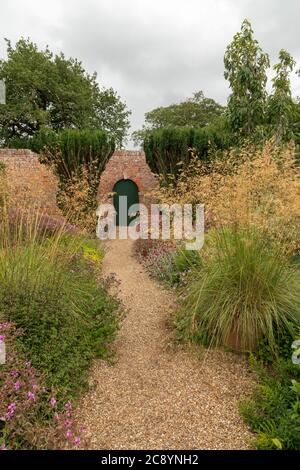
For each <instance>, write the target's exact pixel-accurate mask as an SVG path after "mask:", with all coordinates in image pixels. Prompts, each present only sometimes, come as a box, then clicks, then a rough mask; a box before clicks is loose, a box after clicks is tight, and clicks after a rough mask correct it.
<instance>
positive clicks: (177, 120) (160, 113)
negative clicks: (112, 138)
mask: <svg viewBox="0 0 300 470" xmlns="http://www.w3.org/2000/svg"><path fill="white" fill-rule="evenodd" d="M224 112H225V108H224V106H221V105H220V104H219V103H217V102H216V101H215V100H213V99H212V98H206V97H205V96H204V94H203V92H202V91H198V92H196V93H194V94H193V96H192V98H189V99H187V100H186V101H182V102H181V103H177V104H171V105H170V106H161V107H159V108H155V109H153V110H152V111H149V112H148V113H146V114H145V125H144V126H143V129H142V130H139V131H136V132H134V133H133V138H134V140H135V142H136V143H138V142H141V141H143V140H144V139H145V137H146V135H147V134H148V133H149V131H152V130H153V129H160V128H163V127H193V128H200V127H204V126H207V125H209V124H211V123H213V122H215V121H216V120H217V119H218V118H220V116H222V115H223V114H224Z"/></svg>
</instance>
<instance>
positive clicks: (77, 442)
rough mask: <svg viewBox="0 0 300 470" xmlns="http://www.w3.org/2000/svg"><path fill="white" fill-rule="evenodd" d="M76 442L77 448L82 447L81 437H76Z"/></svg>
mask: <svg viewBox="0 0 300 470" xmlns="http://www.w3.org/2000/svg"><path fill="white" fill-rule="evenodd" d="M74 442H75V445H76V446H77V447H79V446H80V443H81V439H80V437H76V438H75V441H74Z"/></svg>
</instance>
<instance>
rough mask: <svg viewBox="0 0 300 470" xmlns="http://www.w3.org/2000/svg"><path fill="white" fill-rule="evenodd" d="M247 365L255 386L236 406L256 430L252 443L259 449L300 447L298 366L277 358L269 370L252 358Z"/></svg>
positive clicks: (299, 376)
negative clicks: (257, 383)
mask: <svg viewBox="0 0 300 470" xmlns="http://www.w3.org/2000/svg"><path fill="white" fill-rule="evenodd" d="M251 364H252V368H253V369H254V371H255V372H256V375H257V378H258V381H259V385H258V387H257V388H256V390H255V392H254V394H253V396H252V397H251V398H249V399H247V400H244V401H243V402H242V403H241V406H240V409H241V413H242V416H243V417H244V419H245V421H246V423H247V424H248V425H249V426H250V429H251V430H252V431H253V432H254V433H256V438H255V441H254V446H255V447H256V448H257V449H261V450H300V382H299V379H300V368H299V366H293V365H292V363H291V360H289V361H287V360H286V359H278V360H277V361H275V362H274V363H273V367H272V369H271V370H270V369H267V368H266V367H264V366H263V365H262V364H261V363H259V362H258V361H257V360H256V359H254V357H252V359H251Z"/></svg>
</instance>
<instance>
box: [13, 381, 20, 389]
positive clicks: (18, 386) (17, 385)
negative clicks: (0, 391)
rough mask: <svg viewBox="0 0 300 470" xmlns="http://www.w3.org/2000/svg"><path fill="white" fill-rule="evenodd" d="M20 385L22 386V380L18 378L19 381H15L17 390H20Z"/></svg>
mask: <svg viewBox="0 0 300 470" xmlns="http://www.w3.org/2000/svg"><path fill="white" fill-rule="evenodd" d="M20 387H21V382H20V380H17V381H16V382H15V383H14V388H15V390H19V389H20Z"/></svg>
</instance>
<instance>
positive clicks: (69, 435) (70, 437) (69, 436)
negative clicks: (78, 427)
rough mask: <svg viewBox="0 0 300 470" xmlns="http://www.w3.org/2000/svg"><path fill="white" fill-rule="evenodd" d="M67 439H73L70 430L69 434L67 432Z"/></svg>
mask: <svg viewBox="0 0 300 470" xmlns="http://www.w3.org/2000/svg"><path fill="white" fill-rule="evenodd" d="M66 438H67V439H72V431H70V429H68V430H67V432H66Z"/></svg>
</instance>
